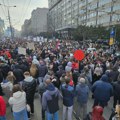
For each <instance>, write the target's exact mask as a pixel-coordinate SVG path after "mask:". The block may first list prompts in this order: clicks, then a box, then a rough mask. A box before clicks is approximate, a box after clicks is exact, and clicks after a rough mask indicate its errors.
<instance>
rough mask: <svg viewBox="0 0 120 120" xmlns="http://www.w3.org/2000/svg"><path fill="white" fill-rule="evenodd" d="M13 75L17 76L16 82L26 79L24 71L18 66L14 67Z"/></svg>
mask: <svg viewBox="0 0 120 120" xmlns="http://www.w3.org/2000/svg"><path fill="white" fill-rule="evenodd" d="M13 75H14V76H15V78H16V80H15V82H16V83H19V82H21V81H23V80H24V76H23V71H22V70H21V69H18V68H17V69H14V70H13Z"/></svg>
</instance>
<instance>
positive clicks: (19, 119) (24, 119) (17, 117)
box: [13, 109, 28, 120]
mask: <svg viewBox="0 0 120 120" xmlns="http://www.w3.org/2000/svg"><path fill="white" fill-rule="evenodd" d="M13 116H14V120H28V116H27V110H26V109H24V110H22V111H20V112H13Z"/></svg>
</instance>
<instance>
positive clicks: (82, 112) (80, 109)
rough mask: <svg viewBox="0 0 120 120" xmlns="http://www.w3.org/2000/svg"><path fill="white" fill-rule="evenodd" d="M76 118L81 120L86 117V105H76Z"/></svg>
mask: <svg viewBox="0 0 120 120" xmlns="http://www.w3.org/2000/svg"><path fill="white" fill-rule="evenodd" d="M76 113H77V118H79V117H80V118H81V119H82V120H83V119H84V118H85V117H86V115H87V103H86V104H84V103H77V111H76Z"/></svg>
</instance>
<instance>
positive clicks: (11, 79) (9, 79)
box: [6, 74, 16, 83]
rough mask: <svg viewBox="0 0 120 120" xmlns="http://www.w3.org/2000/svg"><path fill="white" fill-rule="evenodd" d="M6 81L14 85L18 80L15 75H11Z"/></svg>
mask: <svg viewBox="0 0 120 120" xmlns="http://www.w3.org/2000/svg"><path fill="white" fill-rule="evenodd" d="M6 79H7V80H8V81H10V82H11V83H13V82H14V81H15V80H16V78H15V76H14V75H10V74H9V75H8V76H7V77H6Z"/></svg>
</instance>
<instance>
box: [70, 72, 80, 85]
mask: <svg viewBox="0 0 120 120" xmlns="http://www.w3.org/2000/svg"><path fill="white" fill-rule="evenodd" d="M79 76H80V74H79V72H78V71H75V70H74V72H73V74H72V78H73V81H74V84H75V85H76V84H77V82H78V77H79Z"/></svg>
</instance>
